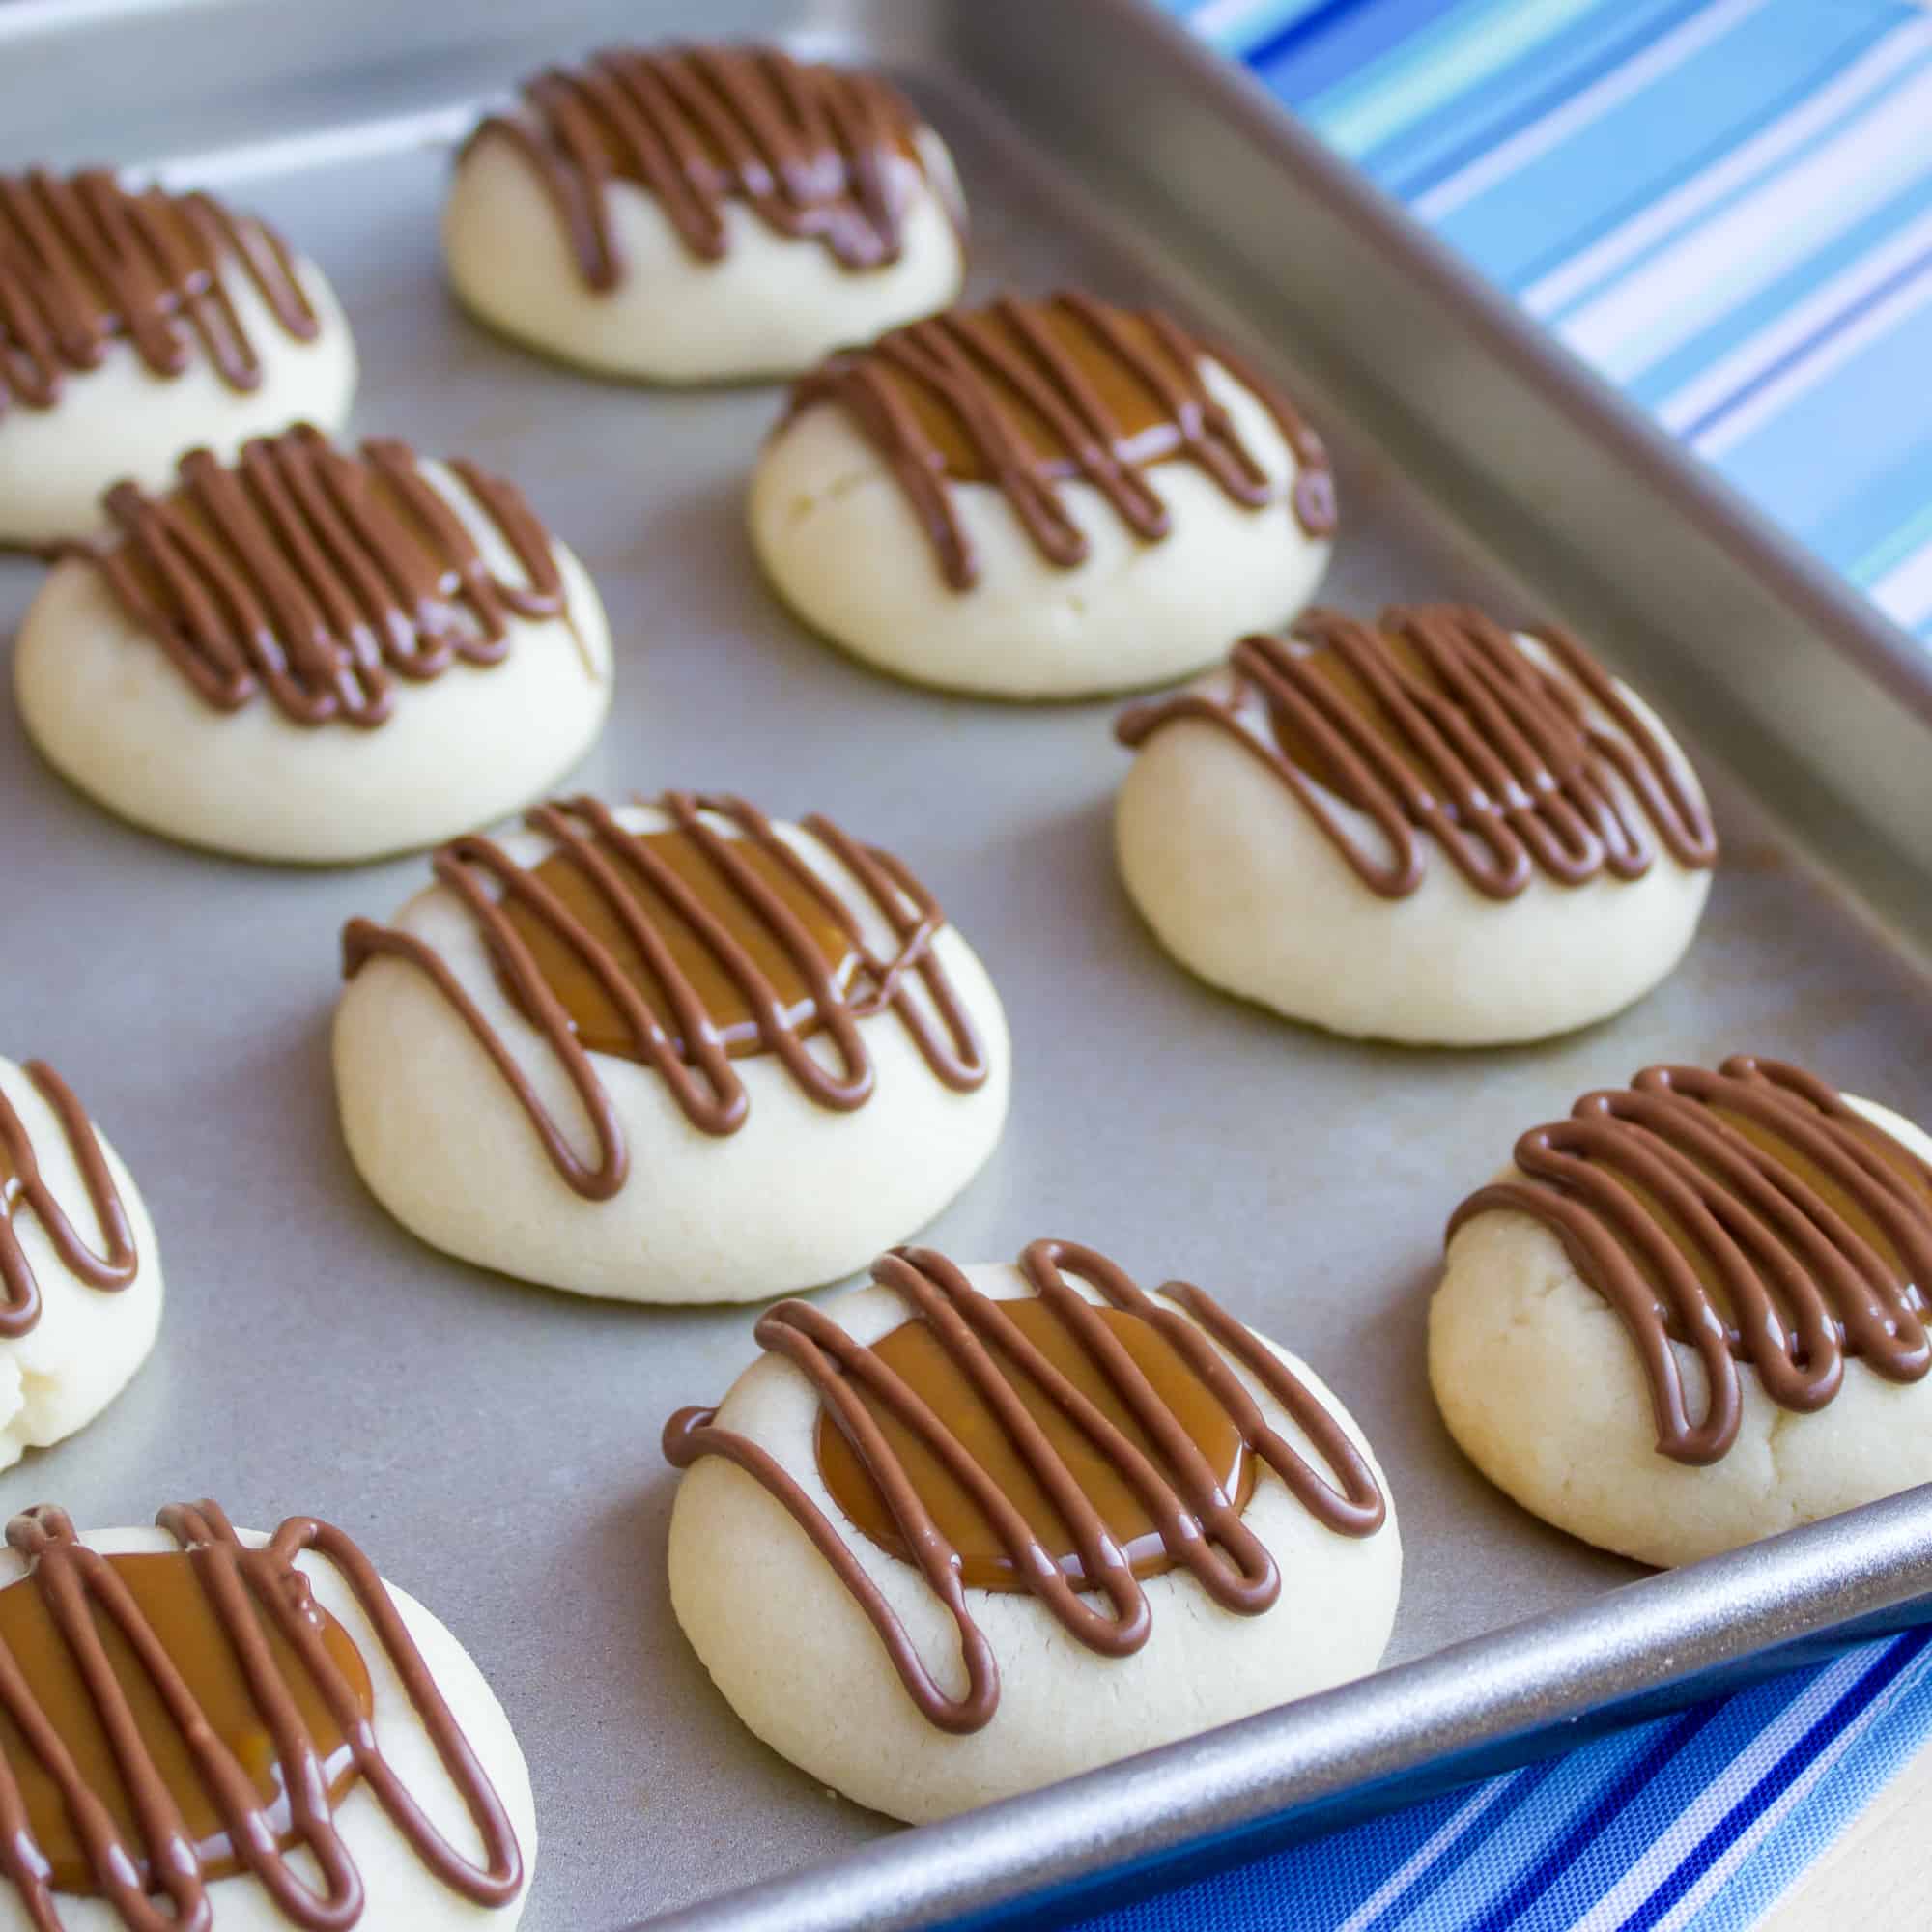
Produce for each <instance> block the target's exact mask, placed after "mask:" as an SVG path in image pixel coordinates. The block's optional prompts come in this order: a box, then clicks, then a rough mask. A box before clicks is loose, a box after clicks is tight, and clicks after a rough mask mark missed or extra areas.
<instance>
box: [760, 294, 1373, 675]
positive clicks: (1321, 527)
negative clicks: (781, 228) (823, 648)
mask: <svg viewBox="0 0 1932 1932" xmlns="http://www.w3.org/2000/svg"><path fill="white" fill-rule="evenodd" d="M751 524H752V538H753V543H754V545H755V546H756V548H757V553H758V557H759V560H760V562H761V563H762V564H763V565H764V568H765V572H766V575H767V576H768V577H769V578H770V580H771V582H772V583H773V585H774V587H775V588H776V589H777V591H778V593H779V595H780V596H781V597H782V598H783V599H784V601H785V602H786V603H787V604H789V605H790V606H791V607H792V609H793V610H794V611H797V612H798V614H799V615H800V616H801V617H803V618H804V619H805V621H806V622H807V623H809V624H810V625H812V626H813V627H814V628H815V629H817V630H819V631H821V632H823V633H824V634H825V636H827V637H828V638H830V639H832V640H833V641H834V642H835V643H838V644H842V645H843V646H844V647H845V648H846V649H847V650H850V651H852V652H854V653H856V654H857V655H858V656H860V657H862V658H864V659H865V660H866V661H867V663H868V664H873V665H876V666H878V667H879V668H881V669H883V670H889V671H892V672H894V673H895V675H897V676H899V677H905V678H910V679H912V680H913V681H914V682H915V683H919V684H933V685H941V686H945V687H946V688H948V689H950V690H954V691H967V692H975V693H980V694H984V695H988V696H1001V697H1037V698H1049V697H1079V696H1091V695H1093V694H1094V693H1096V692H1107V691H1128V690H1134V689H1138V688H1140V687H1142V686H1146V685H1150V684H1160V683H1165V682H1167V681H1169V680H1171V679H1173V678H1177V677H1181V676H1184V675H1185V674H1186V673H1188V672H1189V671H1193V670H1198V669H1199V668H1201V667H1202V666H1203V665H1204V664H1207V663H1208V662H1209V661H1210V660H1211V659H1212V658H1213V657H1214V656H1215V655H1216V654H1217V653H1219V652H1220V651H1222V650H1224V649H1225V648H1226V647H1227V640H1228V639H1230V638H1231V637H1234V636H1236V635H1237V634H1238V633H1240V632H1242V631H1245V630H1251V629H1253V628H1255V627H1256V626H1258V625H1264V624H1274V623H1279V622H1281V621H1283V620H1285V619H1287V618H1289V617H1291V616H1293V614H1294V612H1295V611H1298V610H1299V609H1300V608H1301V606H1302V605H1303V604H1304V603H1305V602H1306V601H1307V599H1308V597H1309V596H1310V594H1311V593H1312V592H1313V591H1314V588H1315V585H1316V583H1317V582H1318V581H1319V580H1320V578H1321V572H1322V570H1323V568H1324V567H1325V566H1326V564H1327V560H1328V549H1329V541H1328V540H1329V538H1330V536H1331V535H1332V534H1333V531H1334V527H1335V498H1334V489H1333V483H1332V479H1331V477H1330V475H1329V471H1328V466H1327V459H1326V457H1325V456H1324V455H1323V453H1322V448H1321V440H1320V439H1319V438H1318V437H1317V436H1316V435H1315V433H1314V432H1313V431H1312V430H1311V429H1309V428H1308V426H1307V425H1306V424H1305V423H1304V422H1303V421H1302V420H1301V418H1300V417H1299V416H1298V415H1297V414H1296V413H1295V411H1294V409H1293V406H1292V405H1291V404H1290V403H1289V402H1288V400H1287V398H1286V397H1284V396H1282V395H1281V394H1279V393H1278V392H1277V391H1275V390H1274V389H1272V388H1270V387H1269V386H1268V385H1267V384H1264V383H1263V382H1262V381H1261V379H1260V378H1259V377H1257V376H1256V375H1254V374H1253V373H1252V372H1250V371H1247V370H1245V369H1242V368H1241V367H1240V366H1239V365H1238V364H1236V363H1235V362H1234V361H1233V360H1232V358H1231V357H1230V356H1229V355H1228V354H1227V352H1226V351H1224V350H1220V349H1215V348H1211V347H1209V346H1208V345H1207V344H1205V343H1203V342H1201V341H1198V340H1197V339H1196V338H1195V337H1193V336H1192V335H1190V334H1188V333H1187V331H1186V330H1184V329H1183V328H1181V327H1179V324H1177V323H1175V322H1173V321H1171V320H1170V319H1169V318H1168V317H1166V316H1164V315H1160V314H1157V313H1154V312H1151V311H1150V312H1146V313H1140V312H1134V311H1129V310H1126V309H1120V308H1114V307H1110V306H1109V305H1108V304H1107V303H1105V302H1100V301H1096V300H1094V299H1093V298H1091V297H1087V296H1081V295H1057V296H1052V297H1049V298H1046V299H1044V300H1037V301H1034V300H1022V299H1019V298H1008V299H1006V300H1002V301H998V302H995V303H994V304H993V305H992V306H991V307H990V308H986V309H980V310H962V311H958V312H956V313H953V314H951V315H945V316H938V317H934V318H933V319H931V320H930V321H926V322H922V323H916V324H913V325H912V326H910V327H906V328H902V329H897V330H895V331H894V332H893V333H892V334H890V335H887V336H884V337H882V338H881V339H880V340H879V341H877V342H875V343H873V344H872V345H871V347H870V348H868V349H855V350H851V351H848V352H845V353H843V354H840V355H835V356H833V357H832V358H831V360H830V361H828V362H827V363H826V364H825V365H824V366H823V367H822V368H819V369H817V370H815V371H813V373H812V374H810V375H809V376H807V377H806V378H805V379H804V380H803V381H802V382H800V383H799V384H798V385H797V387H796V388H795V389H794V391H793V393H792V398H791V403H790V407H789V409H788V410H787V411H786V413H785V416H784V419H783V420H782V421H781V423H780V425H779V427H778V429H777V430H776V432H775V433H774V434H773V436H772V438H771V440H770V441H769V442H768V443H767V444H766V446H765V449H764V453H763V455H762V456H760V458H759V459H758V466H757V469H756V470H755V472H754V473H753V478H752V497H751Z"/></svg>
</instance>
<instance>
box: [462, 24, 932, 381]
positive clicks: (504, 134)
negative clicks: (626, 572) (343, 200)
mask: <svg viewBox="0 0 1932 1932" xmlns="http://www.w3.org/2000/svg"><path fill="white" fill-rule="evenodd" d="M963 228H964V211H963V206H962V204H961V201H960V198H959V185H958V181H957V179H956V177H955V176H954V174H953V169H952V158H951V156H949V155H948V154H947V152H946V148H945V145H944V144H943V143H942V142H941V140H940V138H939V136H938V135H937V134H935V133H934V132H933V131H932V129H931V128H928V127H927V126H926V125H925V124H924V122H923V121H922V120H921V119H920V117H919V116H918V115H917V114H916V113H915V112H914V111H913V109H912V107H911V106H910V105H909V104H908V103H907V102H906V101H905V100H904V99H902V98H901V97H900V96H899V94H898V93H897V92H896V91H895V89H894V88H893V87H891V86H890V85H889V84H888V83H887V82H886V81H885V80H884V79H882V78H881V77H880V76H879V75H877V74H873V73H867V72H864V71H853V70H849V69H842V68H835V67H819V66H813V65H809V64H807V63H806V62H803V61H797V60H794V59H793V58H792V57H791V56H790V55H789V54H787V53H784V52H782V51H781V49H779V48H777V47H764V46H735V47H695V46H674V47H661V48H656V49H649V48H642V47H620V48H613V49H611V50H609V51H607V52H604V53H600V54H596V55H594V56H592V58H591V59H590V60H588V61H586V62H585V63H584V64H583V65H582V67H577V68H552V69H550V70H548V71H546V72H543V73H540V74H538V75H537V76H536V77H535V78H534V79H532V80H531V81H529V82H528V83H527V84H526V87H525V88H524V91H523V99H522V101H521V102H520V103H519V104H518V106H517V107H516V108H515V109H514V110H512V111H510V112H508V113H503V114H493V115H492V116H490V118H489V119H488V120H486V121H485V122H483V124H482V125H481V127H479V128H477V130H476V132H475V133H474V134H473V135H472V136H471V137H470V139H469V142H468V144H467V145H466V146H465V148H464V149H463V152H462V154H461V156H459V157H458V160H457V164H456V177H455V181H454V182H453V184H452V185H451V188H450V195H449V203H448V206H447V208H446V209H445V211H444V213H443V222H442V241H443V252H444V255H445V257H446V259H447V262H448V265H449V276H450V281H451V283H452V284H453V286H454V287H455V290H456V293H457V295H458V296H459V297H460V298H462V299H463V301H464V302H465V304H466V305H467V306H468V307H469V308H470V309H471V310H472V311H473V312H474V313H475V314H476V315H477V316H478V317H479V318H480V319H481V320H482V321H484V322H486V323H488V324H489V325H490V326H491V327H494V328H498V329H500V330H502V331H503V333H504V334H506V335H511V336H514V337H516V338H517V340H518V341H520V342H523V343H526V344H527V345H528V346H529V347H531V348H533V349H539V350H542V351H543V352H544V353H545V354H547V355H554V356H557V357H560V358H561V359H562V360H564V361H566V362H574V363H578V364H580V365H582V367H584V368H588V369H594V370H599V371H602V372H604V373H607V374H610V375H615V376H631V377H642V378H645V379H647V380H650V381H653V382H660V383H705V382H718V381H728V380H740V379H744V378H748V377H756V376H779V375H789V374H792V373H794V372H795V371H797V370H800V369H805V368H809V367H810V365H811V364H812V363H813V362H815V361H817V360H818V358H819V357H820V356H822V355H829V354H830V353H831V352H832V351H833V350H834V349H837V348H838V347H840V346H841V345H842V344H844V343H847V342H863V341H865V340H866V339H867V338H868V337H870V336H873V335H876V334H878V333H879V331H880V330H881V329H886V328H891V327H893V326H894V325H895V324H896V323H901V322H907V321H910V320H911V319H912V318H913V317H915V316H921V315H930V314H931V313H932V312H933V310H935V309H940V308H944V307H945V306H946V305H947V303H949V302H950V301H952V300H953V299H954V298H956V297H957V295H958V293H959V283H960V278H961V276H962V274H963V273H964V269H965V255H964V248H963V244H962V235H963Z"/></svg>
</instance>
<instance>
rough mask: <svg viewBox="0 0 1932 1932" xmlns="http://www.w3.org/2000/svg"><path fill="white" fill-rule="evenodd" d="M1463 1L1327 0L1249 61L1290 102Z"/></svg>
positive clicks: (1316, 91)
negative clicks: (1325, 3)
mask: <svg viewBox="0 0 1932 1932" xmlns="http://www.w3.org/2000/svg"><path fill="white" fill-rule="evenodd" d="M1462 4H1463V0H1328V4H1327V5H1326V6H1323V7H1318V8H1317V9H1316V10H1315V12H1314V13H1312V14H1307V15H1306V16H1304V17H1303V18H1302V19H1300V20H1297V21H1292V22H1290V23H1289V24H1288V25H1287V26H1285V27H1283V28H1282V29H1281V31H1280V32H1279V33H1278V34H1276V35H1275V37H1274V38H1273V39H1272V40H1271V41H1269V42H1267V43H1265V44H1264V46H1262V47H1261V48H1260V49H1258V50H1257V51H1256V52H1255V53H1253V54H1250V55H1249V57H1248V58H1249V62H1250V64H1251V65H1252V66H1253V67H1254V69H1255V71H1257V72H1258V73H1259V74H1260V75H1261V77H1262V78H1263V79H1264V81H1266V82H1267V84H1268V85H1269V86H1270V87H1271V88H1273V89H1274V90H1275V92H1276V93H1278V94H1279V95H1280V96H1281V97H1282V99H1285V100H1287V101H1288V102H1289V103H1290V105H1291V106H1299V105H1301V104H1303V103H1304V102H1306V101H1308V100H1311V99H1314V98H1315V97H1316V96H1317V95H1320V94H1321V93H1322V92H1323V91H1324V90H1326V89H1327V88H1330V87H1334V86H1339V85H1341V84H1342V83H1344V82H1347V81H1351V80H1353V79H1355V78H1356V76H1357V75H1359V74H1360V73H1362V72H1363V71H1365V70H1366V69H1367V68H1369V67H1371V66H1373V65H1374V64H1375V63H1376V62H1377V61H1378V60H1380V59H1381V58H1382V56H1383V55H1384V54H1388V53H1391V52H1394V51H1395V50H1397V49H1398V48H1400V47H1402V46H1404V45H1405V44H1406V43H1407V42H1408V41H1410V40H1411V39H1413V38H1414V36H1415V35H1417V34H1419V33H1421V32H1423V31H1424V30H1425V29H1427V28H1430V27H1433V26H1435V23H1436V22H1437V21H1438V20H1441V19H1442V18H1444V17H1445V16H1447V15H1448V14H1453V13H1454V12H1455V11H1456V10H1457V8H1458V7H1459V6H1460V5H1462Z"/></svg>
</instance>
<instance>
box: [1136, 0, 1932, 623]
mask: <svg viewBox="0 0 1932 1932" xmlns="http://www.w3.org/2000/svg"><path fill="white" fill-rule="evenodd" d="M1167 4H1168V5H1169V6H1170V8H1171V9H1172V11H1174V12H1176V13H1178V14H1183V15H1185V16H1187V17H1188V18H1189V19H1190V20H1191V22H1192V24H1193V25H1194V26H1195V27H1196V28H1197V29H1198V30H1199V31H1200V32H1201V33H1202V34H1204V35H1206V36H1208V38H1209V39H1210V40H1212V41H1213V42H1214V43H1216V44H1217V45H1219V46H1221V47H1222V48H1224V49H1225V50H1226V51H1228V52H1229V53H1231V54H1235V55H1238V56H1240V57H1243V58H1245V59H1246V60H1247V61H1248V62H1249V63H1250V64H1251V65H1252V66H1253V68H1254V69H1255V71H1257V72H1258V73H1259V74H1260V75H1261V77H1262V78H1263V80H1264V81H1265V82H1266V83H1267V85H1268V86H1269V87H1270V88H1271V89H1273V90H1274V92H1275V93H1277V94H1278V95H1279V96H1280V97H1281V98H1282V99H1284V100H1285V101H1287V102H1288V103H1289V104H1290V105H1291V106H1293V108H1294V109H1295V111H1296V112H1297V113H1298V114H1299V115H1300V116H1301V118H1302V119H1303V120H1304V121H1305V122H1306V123H1307V124H1308V125H1309V126H1310V127H1311V128H1314V129H1315V131H1316V132H1317V133H1319V134H1320V135H1321V136H1322V137H1323V138H1324V139H1325V140H1326V141H1327V142H1329V143H1330V144H1331V145H1332V146H1333V147H1334V148H1335V149H1337V150H1338V151H1339V152H1340V153H1342V154H1343V155H1345V156H1348V157H1349V158H1350V160H1352V161H1355V162H1356V163H1358V164H1359V165H1360V166H1361V167H1362V168H1363V169H1364V170H1365V171H1366V172H1367V173H1368V174H1369V175H1370V176H1371V177H1372V178H1373V179H1374V180H1375V181H1376V182H1377V183H1378V185H1380V186H1382V187H1383V188H1385V189H1386V190H1387V191H1388V192H1389V193H1391V194H1393V195H1394V196H1396V197H1397V198H1398V199H1399V200H1401V201H1403V202H1406V204H1407V206H1408V208H1409V209H1410V211H1411V212H1412V213H1414V214H1415V215H1416V216H1417V217H1418V218H1419V219H1420V220H1422V221H1423V222H1425V223H1427V224H1428V226H1429V227H1430V228H1432V229H1433V230H1434V231H1435V233H1436V235H1437V236H1439V237H1440V238H1441V239H1442V240H1443V241H1446V242H1448V243H1449V244H1450V245H1452V246H1453V247H1455V248H1456V249H1458V250H1460V251H1461V252H1462V253H1463V255H1464V256H1465V257H1466V258H1467V259H1468V260H1469V261H1470V262H1471V263H1473V264H1474V265H1475V266H1476V267H1477V268H1479V269H1481V270H1483V271H1484V272H1485V273H1486V274H1487V275H1488V276H1490V278H1491V279H1492V280H1493V281H1494V282H1496V283H1498V284H1499V285H1500V286H1501V287H1502V288H1504V289H1505V290H1507V291H1508V292H1509V294H1510V295H1512V296H1513V297H1514V298H1516V299H1517V300H1518V301H1519V302H1520V303H1521V304H1522V306H1523V307H1524V308H1525V309H1527V310H1528V311H1529V313H1530V314H1531V315H1533V316H1535V317H1536V318H1537V319H1538V320H1539V321H1540V322H1542V323H1544V324H1545V325H1546V326H1547V327H1549V328H1550V329H1551V330H1553V331H1554V332H1555V334H1556V335H1557V336H1558V337H1559V338H1560V339H1561V340H1562V341H1564V342H1565V343H1567V344H1568V345H1569V346H1570V347H1571V348H1572V349H1574V350H1575V351H1576V352H1577V354H1578V355H1581V356H1582V357H1583V358H1584V359H1585V360H1587V361H1588V362H1590V363H1591V364H1592V365H1593V366H1594V367H1595V368H1596V369H1598V370H1599V371H1600V372H1601V373H1602V374H1603V375H1605V376H1606V377H1608V378H1609V379H1610V380H1611V381H1612V382H1615V383H1616V384H1619V385H1620V386H1621V387H1622V388H1623V389H1624V390H1625V392H1626V393H1627V394H1629V395H1630V396H1631V397H1632V398H1633V399H1634V400H1635V401H1636V402H1638V403H1640V404H1642V405H1643V406H1644V407H1645V408H1646V409H1648V410H1650V411H1651V412H1653V413H1654V414H1655V415H1656V416H1657V418H1658V420H1659V421H1660V422H1662V423H1663V424H1664V425H1665V426H1667V427H1668V428H1669V429H1671V430H1672V431H1674V432H1675V433H1676V434H1677V435H1678V436H1680V437H1681V438H1683V440H1685V441H1686V442H1687V443H1688V444H1689V445H1690V447H1691V448H1692V449H1693V450H1695V451H1696V452H1697V453H1698V454H1699V455H1700V456H1702V457H1704V458H1705V459H1706V460H1708V461H1709V462H1711V463H1712V464H1714V465H1716V467H1717V468H1718V469H1719V470H1721V471H1722V472H1723V473H1724V475H1725V476H1727V477H1728V478H1729V479H1730V480H1731V481H1732V482H1733V483H1735V484H1736V485H1738V486H1739V487H1740V488H1741V489H1742V490H1743V491H1744V492H1745V493H1746V494H1747V496H1749V497H1753V498H1754V499H1755V500H1756V501H1757V503H1758V504H1759V505H1760V506H1761V507H1762V508H1763V509H1765V510H1766V511H1768V512H1769V513H1770V514H1771V515H1772V516H1773V517H1774V518H1775V519H1776V521H1777V522H1778V523H1780V524H1781V525H1782V526H1784V527H1785V528H1786V529H1787V530H1789V531H1790V532H1792V533H1793V534H1794V535H1795V536H1797V537H1798V538H1799V539H1801V540H1802V541H1803V542H1804V543H1805V544H1807V545H1809V546H1810V547H1811V549H1812V550H1814V551H1815V552H1817V553H1818V554H1819V555H1821V556H1822V557H1823V558H1824V559H1825V560H1826V561H1827V562H1828V563H1831V564H1833V566H1835V567H1836V568H1837V569H1838V570H1840V571H1842V572H1844V573H1845V575H1846V576H1848V577H1849V578H1850V579H1851V580H1852V581H1853V582H1855V583H1857V584H1859V585H1860V586H1861V588H1863V589H1864V590H1866V591H1867V592H1868V593H1869V594H1870V595H1871V596H1872V597H1873V598H1874V599H1875V600H1876V601H1877V603H1878V604H1879V605H1880V607H1881V608H1882V609H1883V610H1884V611H1887V613H1888V614H1889V615H1890V616H1891V617H1892V618H1893V619H1894V620H1895V621H1896V622H1898V623H1899V624H1901V625H1903V626H1904V627H1905V628H1906V629H1907V630H1910V631H1914V632H1916V633H1917V634H1918V636H1919V637H1921V638H1922V639H1926V640H1927V641H1928V642H1932V379H1928V371H1932V12H1928V11H1927V9H1926V8H1925V7H1924V6H1922V5H1912V4H1908V0H1167Z"/></svg>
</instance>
